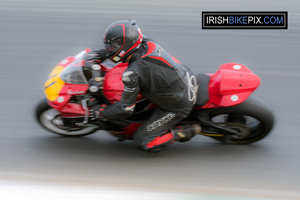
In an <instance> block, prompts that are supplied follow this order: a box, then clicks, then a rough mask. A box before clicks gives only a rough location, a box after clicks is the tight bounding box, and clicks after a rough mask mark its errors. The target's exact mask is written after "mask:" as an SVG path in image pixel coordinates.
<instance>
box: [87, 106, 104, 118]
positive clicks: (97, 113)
mask: <svg viewBox="0 0 300 200" xmlns="http://www.w3.org/2000/svg"><path fill="white" fill-rule="evenodd" d="M103 111H104V107H102V106H100V105H97V106H94V107H92V108H90V110H89V116H90V120H92V121H101V120H103V115H102V112H103Z"/></svg>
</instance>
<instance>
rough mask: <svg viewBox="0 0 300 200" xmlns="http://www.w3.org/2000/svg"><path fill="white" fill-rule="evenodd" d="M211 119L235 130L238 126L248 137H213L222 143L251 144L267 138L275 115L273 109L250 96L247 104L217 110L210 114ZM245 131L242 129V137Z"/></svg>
mask: <svg viewBox="0 0 300 200" xmlns="http://www.w3.org/2000/svg"><path fill="white" fill-rule="evenodd" d="M209 118H210V120H211V121H213V122H217V123H220V124H224V125H225V126H226V124H228V126H227V127H228V128H233V129H235V128H234V125H235V124H236V126H237V128H236V129H235V130H238V128H239V127H238V126H240V127H244V131H247V132H248V133H247V135H246V136H243V137H240V138H239V137H230V136H229V137H228V136H224V137H212V138H214V139H216V140H218V141H220V142H223V143H229V144H250V143H253V142H257V141H259V140H261V139H263V138H264V137H266V136H267V135H268V134H269V133H270V132H271V130H272V128H273V125H274V121H275V119H274V114H273V111H272V109H271V108H270V107H269V106H268V104H267V103H265V102H264V101H262V100H260V99H258V98H256V97H252V96H250V97H249V98H248V99H247V100H246V101H245V102H243V103H241V104H239V105H237V106H233V107H227V108H220V109H215V110H213V111H212V112H211V113H209ZM242 131H243V129H241V135H242Z"/></svg>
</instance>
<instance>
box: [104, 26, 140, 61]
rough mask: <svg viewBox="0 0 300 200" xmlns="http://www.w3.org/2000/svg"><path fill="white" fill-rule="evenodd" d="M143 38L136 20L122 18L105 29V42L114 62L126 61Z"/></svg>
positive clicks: (109, 55)
mask: <svg viewBox="0 0 300 200" xmlns="http://www.w3.org/2000/svg"><path fill="white" fill-rule="evenodd" d="M142 40H143V37H142V33H141V30H140V28H139V27H138V25H137V24H136V21H135V20H122V21H117V22H115V23H113V24H111V25H110V26H109V27H108V28H107V29H106V31H105V35H104V44H105V46H106V50H107V54H108V57H109V58H110V59H111V60H112V61H113V62H119V61H124V60H125V59H126V58H127V57H128V56H130V55H131V54H132V53H133V52H134V51H136V50H137V49H138V48H139V47H140V45H141V42H142Z"/></svg>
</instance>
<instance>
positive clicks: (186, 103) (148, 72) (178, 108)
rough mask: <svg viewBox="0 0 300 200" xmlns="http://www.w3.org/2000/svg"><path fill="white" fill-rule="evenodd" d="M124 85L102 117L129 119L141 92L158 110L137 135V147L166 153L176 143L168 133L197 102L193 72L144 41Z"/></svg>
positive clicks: (130, 64)
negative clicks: (166, 148)
mask: <svg viewBox="0 0 300 200" xmlns="http://www.w3.org/2000/svg"><path fill="white" fill-rule="evenodd" d="M122 81H123V83H124V85H125V88H124V91H123V95H122V98H121V100H120V101H119V102H117V103H115V104H113V105H110V106H108V107H106V108H105V109H104V111H103V112H102V113H101V114H102V116H103V119H107V120H109V119H119V118H126V117H129V116H130V115H131V114H132V112H133V111H134V105H135V101H136V97H137V95H138V93H139V92H140V93H141V94H143V95H144V96H145V97H146V98H147V99H149V100H150V101H151V102H152V103H154V104H155V105H156V106H157V108H156V110H155V111H154V112H153V114H152V115H151V116H150V117H149V119H148V120H147V121H146V122H145V123H144V124H143V125H141V126H140V127H139V128H138V130H137V131H136V133H135V135H134V140H135V144H136V145H137V146H138V147H140V148H142V149H144V150H148V151H151V150H152V149H163V148H164V147H166V146H167V145H169V144H171V143H172V142H173V141H174V136H173V135H172V134H171V133H168V132H167V130H168V129H170V128H171V127H172V126H174V125H175V124H176V123H178V122H179V121H181V120H182V119H184V118H185V117H186V116H187V115H188V114H189V113H190V112H191V110H192V108H193V105H194V104H195V102H196V92H197V82H196V79H195V78H194V75H193V72H192V71H191V70H190V69H189V68H187V67H185V66H183V65H181V64H180V62H179V61H178V60H177V59H176V58H174V57H173V56H171V55H170V54H169V53H167V52H166V51H165V50H164V49H163V48H162V47H160V46H159V45H158V44H156V43H154V42H150V41H143V43H142V45H141V47H140V48H139V49H138V50H137V51H136V52H135V53H134V54H133V56H132V57H131V58H130V60H129V66H128V68H127V69H126V70H125V72H124V73H123V75H122Z"/></svg>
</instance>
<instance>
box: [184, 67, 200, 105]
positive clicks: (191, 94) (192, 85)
mask: <svg viewBox="0 0 300 200" xmlns="http://www.w3.org/2000/svg"><path fill="white" fill-rule="evenodd" d="M186 80H187V84H188V98H189V101H192V102H193V103H194V104H195V103H196V101H197V92H198V87H199V85H198V84H197V79H196V77H195V76H194V75H192V76H191V75H190V73H189V72H186Z"/></svg>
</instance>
